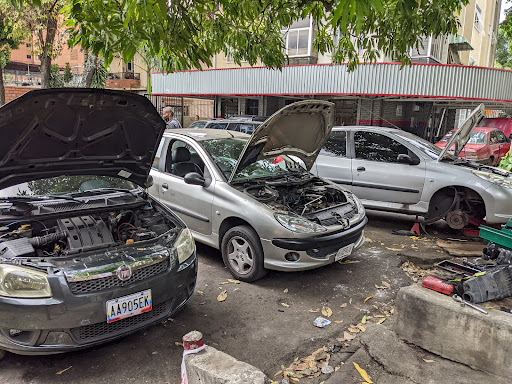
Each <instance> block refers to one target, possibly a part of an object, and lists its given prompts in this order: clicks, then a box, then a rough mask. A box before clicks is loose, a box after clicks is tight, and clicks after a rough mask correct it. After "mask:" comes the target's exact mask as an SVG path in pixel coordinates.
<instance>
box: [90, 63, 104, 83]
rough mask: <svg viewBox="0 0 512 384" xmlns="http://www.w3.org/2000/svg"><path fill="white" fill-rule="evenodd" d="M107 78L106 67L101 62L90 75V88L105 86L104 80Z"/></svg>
mask: <svg viewBox="0 0 512 384" xmlns="http://www.w3.org/2000/svg"><path fill="white" fill-rule="evenodd" d="M106 80H107V69H106V68H105V65H104V64H103V62H101V63H100V64H99V65H98V67H97V68H96V71H94V75H93V76H92V82H91V88H101V89H103V88H105V81H106Z"/></svg>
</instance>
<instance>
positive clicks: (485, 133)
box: [436, 127, 510, 165]
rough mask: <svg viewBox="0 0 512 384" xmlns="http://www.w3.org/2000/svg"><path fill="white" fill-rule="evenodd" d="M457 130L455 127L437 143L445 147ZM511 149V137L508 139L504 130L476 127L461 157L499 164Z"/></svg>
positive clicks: (440, 146)
mask: <svg viewBox="0 0 512 384" xmlns="http://www.w3.org/2000/svg"><path fill="white" fill-rule="evenodd" d="M456 131H457V130H456V129H453V130H451V131H450V132H448V133H447V134H446V135H445V137H443V138H442V139H441V140H440V141H439V142H437V143H436V146H438V147H439V148H444V147H445V146H446V143H447V142H448V141H449V140H450V138H451V137H452V135H453V134H454V133H455V132H456ZM509 149H510V139H507V136H505V134H504V133H503V132H502V131H500V130H499V129H496V128H486V127H476V128H475V129H473V132H471V137H470V139H469V141H468V143H467V144H466V146H465V147H464V149H463V150H462V152H461V153H460V154H459V157H464V158H466V159H468V160H474V161H478V162H480V163H484V164H490V165H497V164H499V162H500V160H501V158H502V157H503V156H505V155H506V154H507V152H508V151H509Z"/></svg>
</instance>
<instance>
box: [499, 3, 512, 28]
mask: <svg viewBox="0 0 512 384" xmlns="http://www.w3.org/2000/svg"><path fill="white" fill-rule="evenodd" d="M511 6H512V2H511V0H502V1H501V13H500V23H501V22H502V21H503V20H505V10H506V9H508V8H510V7H511Z"/></svg>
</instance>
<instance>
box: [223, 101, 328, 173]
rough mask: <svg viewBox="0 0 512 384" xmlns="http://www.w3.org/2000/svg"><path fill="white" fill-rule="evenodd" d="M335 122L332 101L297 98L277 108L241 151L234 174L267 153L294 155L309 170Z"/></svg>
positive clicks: (271, 154)
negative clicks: (297, 100)
mask: <svg viewBox="0 0 512 384" xmlns="http://www.w3.org/2000/svg"><path fill="white" fill-rule="evenodd" d="M333 125H334V104H333V103H331V102H328V101H321V100H305V101H299V102H296V103H293V104H290V105H287V106H286V107H284V108H282V109H280V110H279V111H277V112H276V113H274V114H273V115H272V116H270V117H269V118H268V119H267V120H265V122H264V123H263V124H261V125H260V126H259V127H258V128H256V130H255V131H254V133H253V135H252V136H251V138H250V139H249V140H248V141H247V144H246V145H245V148H244V150H243V151H242V153H241V154H240V157H239V159H238V162H237V164H236V167H235V169H234V170H233V173H232V174H231V177H230V180H229V181H230V182H231V180H232V179H233V177H234V176H235V175H236V174H237V173H238V172H240V171H241V170H242V169H244V168H245V167H247V166H249V165H250V164H252V163H254V162H256V161H258V160H261V159H264V158H269V157H276V156H279V155H293V156H296V157H298V158H299V159H301V160H302V161H303V162H304V165H305V166H306V169H307V170H308V171H309V170H310V169H311V167H312V166H313V164H314V163H315V160H316V158H317V156H318V154H319V153H320V150H321V149H322V147H323V146H324V144H325V142H326V141H327V139H328V138H329V134H330V133H331V129H332V126H333Z"/></svg>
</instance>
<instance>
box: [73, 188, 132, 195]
mask: <svg viewBox="0 0 512 384" xmlns="http://www.w3.org/2000/svg"><path fill="white" fill-rule="evenodd" d="M108 192H125V193H129V194H130V195H132V196H133V197H138V195H137V194H136V193H135V192H133V191H132V190H129V189H124V188H95V189H88V190H87V191H83V192H80V193H79V195H82V194H87V193H93V194H102V193H108Z"/></svg>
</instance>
